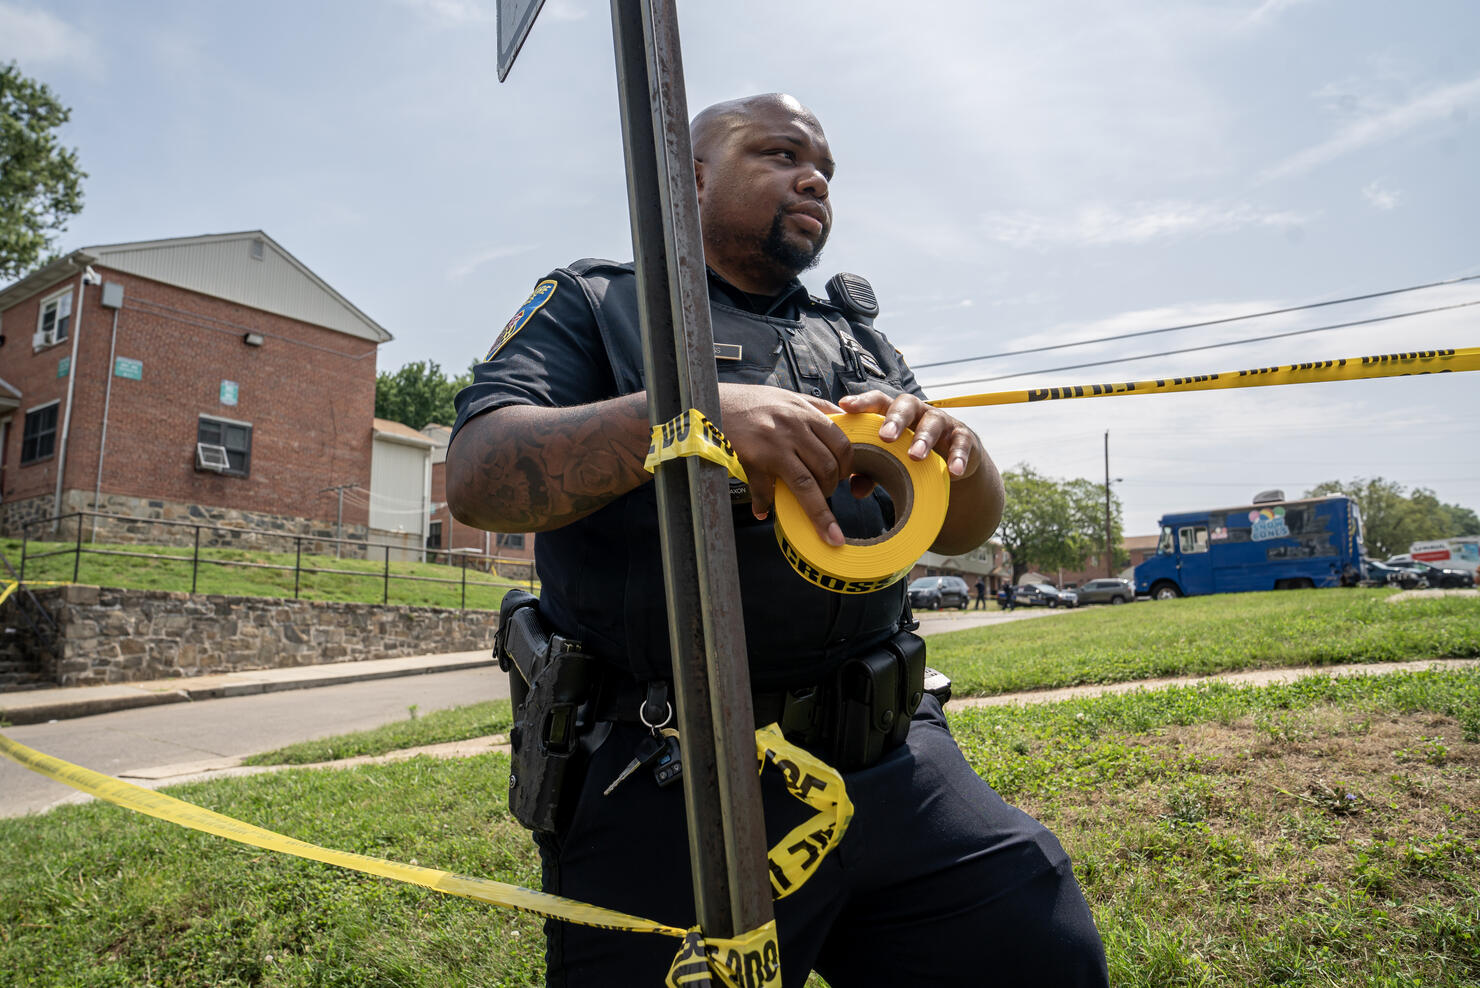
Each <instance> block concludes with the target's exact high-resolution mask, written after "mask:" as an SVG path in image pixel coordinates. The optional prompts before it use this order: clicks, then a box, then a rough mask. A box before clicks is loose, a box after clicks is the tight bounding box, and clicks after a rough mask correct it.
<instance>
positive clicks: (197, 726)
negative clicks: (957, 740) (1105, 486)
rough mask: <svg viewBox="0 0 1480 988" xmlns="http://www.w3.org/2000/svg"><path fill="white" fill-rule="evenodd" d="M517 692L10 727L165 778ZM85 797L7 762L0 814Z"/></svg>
mask: <svg viewBox="0 0 1480 988" xmlns="http://www.w3.org/2000/svg"><path fill="white" fill-rule="evenodd" d="M1064 613H1065V612H1062V611H1049V610H1045V609H1043V608H1019V609H1018V610H1016V611H1013V612H1006V611H1002V610H999V609H998V608H997V607H996V606H995V605H989V606H988V607H987V608H986V609H984V610H976V611H973V610H965V611H925V612H921V613H919V614H917V615H916V617H917V618H918V619H919V621H920V631H921V633H922V634H924V635H926V636H929V635H932V634H940V633H943V632H948V631H961V630H965V629H967V628H975V627H981V626H983V625H988V624H1001V623H1005V622H1008V621H1021V620H1027V619H1031V618H1043V617H1048V616H1050V615H1053V614H1059V615H1062V614H1064ZM508 695H509V688H508V680H507V677H506V676H505V674H504V673H502V672H500V671H499V670H498V668H497V667H494V666H489V667H483V668H478V669H464V670H459V671H452V672H437V673H429V674H426V675H414V676H404V677H399V678H395V679H377V680H371V681H368V682H354V683H346V684H343V685H335V686H323V687H318V688H314V689H302V690H292V691H287V692H268V693H259V694H255V695H251V696H236V697H226V698H222V699H212V700H200V701H196V702H191V703H171V704H166V705H162V706H151V707H140V708H136V709H131V710H119V711H115V712H112V713H103V714H96V715H93V716H89V717H78V718H75V719H70V720H60V721H53V722H51V723H44V724H29V725H22V726H17V727H10V728H6V729H5V734H6V735H8V736H9V737H11V738H13V739H14V740H16V741H19V742H20V743H21V744H24V745H27V746H29V747H31V748H35V749H36V750H38V751H42V752H45V753H46V754H48V755H52V756H55V757H57V758H61V759H64V760H66V761H69V762H72V763H74V764H77V765H82V766H84V767H86V768H90V769H93V770H94V771H97V772H102V773H104V774H106V775H111V776H114V777H115V778H128V777H130V776H132V777H134V778H135V780H138V779H141V778H142V779H148V778H158V777H161V776H164V775H169V776H176V775H185V774H187V773H188V772H189V770H191V769H192V768H198V769H199V770H200V771H206V770H209V769H211V768H213V767H219V766H220V764H221V763H222V762H223V761H230V760H234V759H236V758H239V757H241V756H243V755H250V754H254V753H256V752H259V751H270V750H272V749H274V748H280V747H282V746H283V745H287V744H293V743H295V742H298V741H308V740H312V739H314V738H322V737H330V736H333V735H336V734H346V733H349V732H351V731H361V730H367V729H370V728H373V727H379V726H380V725H382V724H387V723H390V722H392V721H396V720H404V719H405V718H406V717H407V716H408V709H409V708H410V707H411V706H413V705H415V706H416V708H417V710H418V712H421V713H427V712H430V711H433V710H440V709H444V708H447V707H455V706H463V705H466V704H469V703H474V702H477V701H479V700H486V699H495V698H502V697H506V696H508ZM81 798H83V797H82V796H81V795H80V794H79V793H77V792H76V791H74V790H72V789H71V788H69V787H67V786H64V785H62V784H60V783H57V782H52V781H50V780H49V779H46V778H43V777H42V776H40V775H37V774H35V773H34V772H30V771H28V770H27V769H24V768H21V767H20V766H19V765H16V764H15V763H14V762H11V761H10V760H8V759H5V758H0V817H5V816H20V815H23V814H26V813H34V812H41V811H44V810H46V809H47V808H49V807H51V806H55V805H58V804H60V803H65V802H75V801H78V800H79V799H81Z"/></svg>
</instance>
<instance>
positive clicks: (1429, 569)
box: [1403, 559, 1475, 588]
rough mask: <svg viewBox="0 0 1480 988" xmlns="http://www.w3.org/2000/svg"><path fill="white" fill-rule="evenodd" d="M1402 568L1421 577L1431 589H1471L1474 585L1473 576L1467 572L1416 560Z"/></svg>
mask: <svg viewBox="0 0 1480 988" xmlns="http://www.w3.org/2000/svg"><path fill="white" fill-rule="evenodd" d="M1403 568H1404V569H1406V570H1411V571H1413V572H1414V573H1417V574H1418V575H1419V576H1421V577H1423V578H1424V581H1425V582H1427V583H1428V585H1429V586H1431V587H1445V588H1448V587H1473V586H1474V585H1475V574H1474V573H1471V572H1470V571H1469V570H1464V569H1450V568H1449V567H1447V566H1435V565H1434V564H1432V563H1425V562H1422V561H1421V560H1417V559H1415V560H1413V561H1412V562H1408V563H1404V564H1403Z"/></svg>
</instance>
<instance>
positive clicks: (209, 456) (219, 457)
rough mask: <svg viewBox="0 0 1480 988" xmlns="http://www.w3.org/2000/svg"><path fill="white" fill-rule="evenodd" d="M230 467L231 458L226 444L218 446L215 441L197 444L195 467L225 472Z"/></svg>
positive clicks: (214, 471)
mask: <svg viewBox="0 0 1480 988" xmlns="http://www.w3.org/2000/svg"><path fill="white" fill-rule="evenodd" d="M230 468H231V460H230V459H228V458H227V456H226V447H225V446H217V445H216V444H215V443H196V444H195V469H197V470H210V471H212V472H213V473H225V472H226V471H227V470H229V469H230Z"/></svg>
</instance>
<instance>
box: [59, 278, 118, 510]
mask: <svg viewBox="0 0 1480 988" xmlns="http://www.w3.org/2000/svg"><path fill="white" fill-rule="evenodd" d="M90 272H91V274H92V277H91V278H89V277H88V275H89V273H90ZM94 279H96V280H97V281H99V282H101V281H102V279H101V278H99V277H98V275H97V273H96V272H92V269H91V266H89V265H84V266H83V269H82V277H81V278H79V279H78V281H77V324H76V325H75V326H74V327H73V328H72V356H71V357H70V358H68V359H69V363H68V365H67V408H66V410H65V411H64V412H63V413H62V440H61V442H60V443H58V445H57V490H56V494H55V495H54V496H53V497H52V502H51V515H52V517H53V518H55V519H57V520H56V521H54V522H53V523H52V527H51V530H52V533H53V534H55V533H56V532H57V531H59V530H60V529H61V527H62V522H61V519H60V515H61V513H62V478H63V477H64V476H66V472H67V437H68V436H69V435H70V434H71V431H72V397H73V394H74V392H75V391H76V387H77V342H78V340H80V339H82V300H83V298H84V296H85V295H86V292H87V286H88V284H89V283H90V282H91V281H92V280H94ZM109 374H110V376H111V374H112V370H111V368H110V370H109Z"/></svg>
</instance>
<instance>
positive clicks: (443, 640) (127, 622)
mask: <svg viewBox="0 0 1480 988" xmlns="http://www.w3.org/2000/svg"><path fill="white" fill-rule="evenodd" d="M35 592H36V596H37V598H38V599H39V600H40V601H41V603H42V605H43V606H45V607H46V608H47V610H49V611H50V612H51V613H52V615H53V616H54V617H55V618H56V620H57V624H58V625H59V626H60V629H61V642H60V654H59V655H58V654H47V655H43V657H42V658H43V665H44V667H45V669H46V670H47V672H48V673H49V677H48V678H50V679H52V680H53V681H54V682H56V684H57V685H59V686H84V685H97V684H99V683H124V682H135V681H139V680H146V679H165V678H168V677H172V676H202V675H208V674H211V673H220V672H233V671H245V670H251V669H275V668H282V667H284V666H304V665H316V664H319V663H325V662H356V661H361V660H364V659H388V658H394V657H396V656H402V655H424V654H427V653H438V652H468V651H476V650H478V649H484V648H487V649H492V647H493V635H494V631H495V630H496V628H497V626H498V614H497V613H496V612H493V611H471V610H470V611H457V610H451V609H448V608H441V607H406V606H381V605H377V604H347V603H339V602H335V601H310V600H280V599H276V598H270V597H235V596H226V595H224V594H188V593H180V592H176V591H169V590H122V589H116V588H113V587H90V586H80V585H72V586H65V587H56V588H51V589H45V590H40V589H38V590H37V591H35ZM7 606H9V602H7ZM7 649H9V650H18V651H20V652H21V653H25V652H32V653H33V654H34V651H35V650H36V649H37V644H36V643H35V642H34V641H31V640H29V636H28V635H26V634H25V633H24V632H21V631H20V629H17V633H16V634H12V635H9V636H7V641H6V642H4V643H3V644H0V652H3V651H5V650H7Z"/></svg>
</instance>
